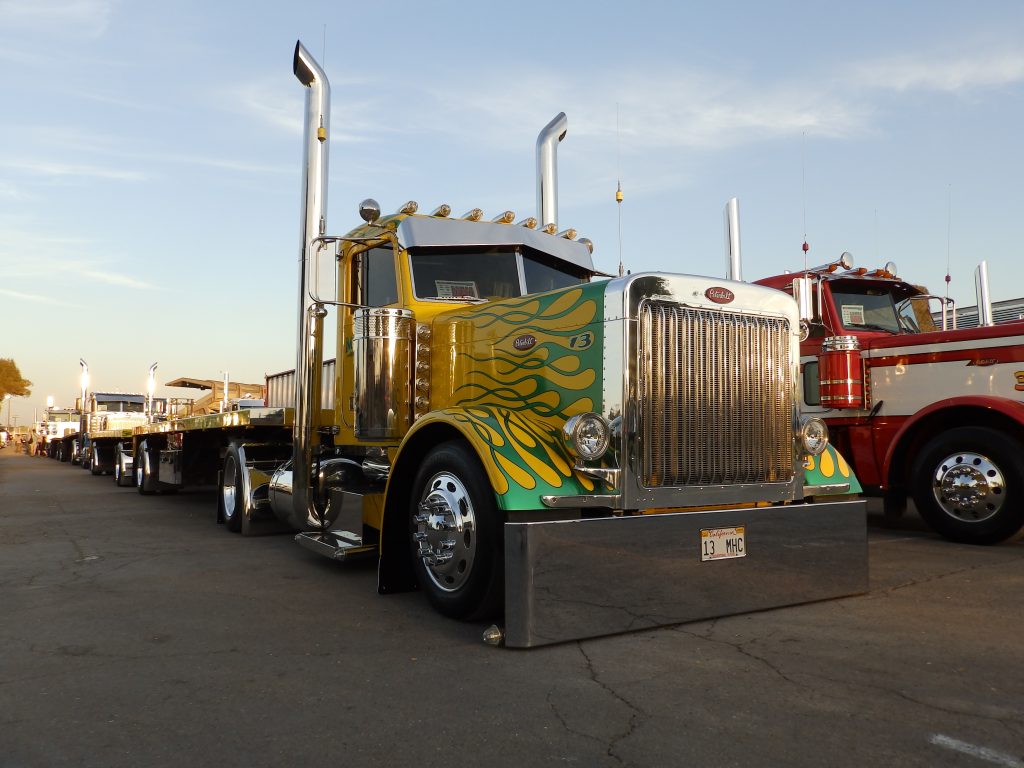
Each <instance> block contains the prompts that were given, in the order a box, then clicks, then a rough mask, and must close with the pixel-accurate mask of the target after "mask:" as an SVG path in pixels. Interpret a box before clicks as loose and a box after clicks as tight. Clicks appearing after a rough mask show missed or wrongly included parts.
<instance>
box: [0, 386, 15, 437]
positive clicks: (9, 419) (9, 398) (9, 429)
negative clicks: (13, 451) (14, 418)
mask: <svg viewBox="0 0 1024 768" xmlns="http://www.w3.org/2000/svg"><path fill="white" fill-rule="evenodd" d="M11 397H12V395H11V393H10V392H8V393H7V394H6V395H4V400H5V401H6V403H7V434H11ZM0 407H2V406H0Z"/></svg>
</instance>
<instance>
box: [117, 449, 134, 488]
mask: <svg viewBox="0 0 1024 768" xmlns="http://www.w3.org/2000/svg"><path fill="white" fill-rule="evenodd" d="M124 464H125V461H124V451H122V450H121V447H120V446H118V447H117V450H116V451H115V452H114V485H116V486H117V487H118V488H123V487H125V486H128V485H131V484H132V478H131V476H130V475H129V474H128V473H127V472H125V471H124Z"/></svg>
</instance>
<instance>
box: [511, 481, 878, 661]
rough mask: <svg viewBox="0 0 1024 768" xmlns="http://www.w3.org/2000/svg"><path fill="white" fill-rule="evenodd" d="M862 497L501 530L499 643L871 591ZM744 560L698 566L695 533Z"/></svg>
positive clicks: (544, 640) (593, 633)
mask: <svg viewBox="0 0 1024 768" xmlns="http://www.w3.org/2000/svg"><path fill="white" fill-rule="evenodd" d="M865 507H866V502H864V501H862V500H854V501H840V502H827V503H820V504H793V505H789V506H781V507H762V508H754V509H732V510H712V511H705V512H681V513H673V514H664V515H647V516H635V517H611V518H598V519H591V520H571V521H558V522H547V523H506V525H505V644H506V645H507V646H508V647H512V648H528V647H533V646H538V645H547V644H550V643H559V642H564V641H567V640H579V639H582V638H588V637H597V636H600V635H610V634H616V633H620V632H629V631H633V630H641V629H649V628H651V627H658V626H666V625H672V624H682V623H685V622H689V621H698V620H702V619H710V618H715V617H719V616H728V615H732V614H737V613H747V612H750V611H762V610H766V609H769V608H779V607H782V606H786V605H795V604H798V603H807V602H812V601H815V600H827V599H830V598H834V597H844V596H847V595H855V594H861V593H863V592H866V591H867V590H868V559H867V526H866V510H865ZM736 526H743V527H744V528H745V536H746V550H747V555H746V556H745V557H740V558H735V559H727V560H714V561H708V562H703V561H701V556H700V542H701V535H700V532H701V530H702V529H707V528H727V527H736Z"/></svg>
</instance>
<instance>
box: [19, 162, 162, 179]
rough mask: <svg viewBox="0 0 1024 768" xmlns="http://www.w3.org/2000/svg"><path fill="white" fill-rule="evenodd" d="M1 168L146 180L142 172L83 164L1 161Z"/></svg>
mask: <svg viewBox="0 0 1024 768" xmlns="http://www.w3.org/2000/svg"><path fill="white" fill-rule="evenodd" d="M0 167H3V168H10V169H11V170H16V171H25V172H27V173H32V174H38V175H40V176H50V177H84V178H93V179H111V180H114V181H144V180H145V179H146V176H145V174H143V173H141V172H140V171H128V170H124V169H123V168H111V167H105V166H101V165H85V164H82V163H60V162H55V161H50V160H4V159H0Z"/></svg>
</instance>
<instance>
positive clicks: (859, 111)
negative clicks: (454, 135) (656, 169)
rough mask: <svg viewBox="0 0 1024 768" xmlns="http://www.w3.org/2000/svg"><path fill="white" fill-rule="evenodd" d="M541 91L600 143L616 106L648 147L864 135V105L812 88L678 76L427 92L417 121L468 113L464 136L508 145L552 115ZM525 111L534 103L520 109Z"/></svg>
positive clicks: (611, 126)
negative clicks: (541, 100)
mask: <svg viewBox="0 0 1024 768" xmlns="http://www.w3.org/2000/svg"><path fill="white" fill-rule="evenodd" d="M542 83H543V87H541V84H542ZM537 93H544V94H545V99H544V101H545V102H546V103H547V104H550V105H557V106H558V109H564V111H565V112H566V113H567V114H569V115H570V128H569V130H570V132H571V133H573V134H574V135H576V136H587V137H591V138H594V139H598V140H602V141H603V142H609V141H615V138H616V119H615V104H616V103H618V105H619V109H620V113H621V115H622V116H623V120H622V121H621V124H620V130H619V132H618V133H619V135H620V136H621V138H623V139H627V140H630V141H632V142H633V143H642V144H643V146H644V147H645V148H646V149H697V150H702V149H726V148H729V147H733V146H736V145H741V144H750V143H755V142H761V141H765V140H767V139H774V138H779V137H787V136H799V135H800V134H801V133H803V132H813V133H814V134H815V135H817V136H822V137H829V138H844V137H847V136H850V135H855V134H858V133H861V132H863V131H864V130H865V129H866V127H867V123H868V117H869V115H870V110H869V109H867V108H866V107H864V106H862V105H860V104H858V103H856V102H853V101H846V100H843V99H841V98H837V97H835V96H833V95H829V94H828V93H827V92H826V91H825V89H824V88H823V87H815V86H813V85H811V84H806V85H799V86H798V85H797V84H795V83H784V84H781V85H777V86H774V87H771V86H769V87H761V88H755V87H753V86H752V85H750V84H747V83H744V82H740V81H735V80H727V79H722V78H718V77H711V76H706V75H702V74H699V73H696V74H695V73H686V72H681V73H676V74H674V75H662V76H654V77H652V76H651V75H649V74H647V73H643V74H641V73H633V74H627V75H616V76H612V77H609V78H605V77H603V76H602V75H600V74H595V75H594V76H593V77H590V78H588V79H587V80H586V81H585V82H582V81H580V82H573V81H569V80H565V79H563V80H562V81H561V82H553V81H552V78H551V77H549V76H545V77H543V78H541V77H540V76H536V77H532V78H530V77H527V78H519V79H518V80H517V83H516V84H515V85H514V86H511V87H510V88H508V89H503V90H502V91H501V92H500V93H498V92H494V93H486V94H468V95H462V94H460V95H453V94H452V93H451V92H446V91H441V90H437V91H434V92H433V94H432V97H433V100H434V101H435V102H436V103H435V104H434V105H432V106H430V107H427V108H426V109H425V110H424V111H425V112H426V115H421V116H420V117H423V118H424V119H425V120H427V121H431V118H430V117H429V115H430V114H440V115H448V114H451V112H452V111H453V110H457V111H458V112H459V114H463V115H468V116H467V117H466V118H465V119H462V120H460V121H459V124H460V128H461V130H462V131H463V132H465V133H467V134H469V135H471V136H472V137H476V139H477V140H480V137H485V140H489V141H494V140H497V141H498V142H500V143H504V142H506V141H508V140H510V139H511V138H512V136H511V135H510V134H509V131H511V130H516V131H517V136H518V133H521V126H522V125H523V124H524V123H526V124H529V125H535V126H536V130H538V131H539V130H540V128H541V127H543V125H544V124H545V123H546V122H547V121H548V120H550V119H551V117H552V116H553V115H554V114H555V112H556V111H558V110H557V109H554V108H553V107H547V108H544V107H542V106H539V105H538V99H537V98H536V94H537ZM456 100H458V103H455V101H456ZM531 104H532V105H535V106H533V107H527V108H526V109H524V105H531ZM438 107H440V108H438ZM474 113H475V114H474ZM433 122H434V124H435V125H436V126H438V129H440V127H439V126H440V124H439V123H438V122H437V121H436V120H434V121H433ZM485 126H490V128H486V127H485ZM495 126H497V129H495ZM503 131H504V133H503Z"/></svg>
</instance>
